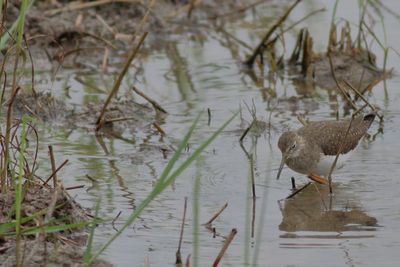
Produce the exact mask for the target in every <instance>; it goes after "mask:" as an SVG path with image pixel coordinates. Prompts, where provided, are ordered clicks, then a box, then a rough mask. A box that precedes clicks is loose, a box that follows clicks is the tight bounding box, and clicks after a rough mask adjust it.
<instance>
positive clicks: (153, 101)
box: [132, 86, 168, 114]
mask: <svg viewBox="0 0 400 267" xmlns="http://www.w3.org/2000/svg"><path fill="white" fill-rule="evenodd" d="M132 90H133V91H134V92H135V93H136V94H138V95H140V96H141V97H143V98H144V99H146V101H147V102H149V103H150V104H151V105H152V106H153V108H154V109H155V110H158V111H161V112H162V113H165V114H168V112H167V111H166V110H165V109H163V108H162V107H161V106H160V104H158V103H157V102H156V101H155V100H153V99H151V98H150V97H149V96H147V95H146V94H145V93H143V92H142V91H140V90H139V89H137V88H136V86H132Z"/></svg>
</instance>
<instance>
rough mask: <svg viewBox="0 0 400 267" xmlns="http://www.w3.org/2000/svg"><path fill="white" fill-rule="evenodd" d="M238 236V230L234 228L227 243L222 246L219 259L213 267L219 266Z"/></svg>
mask: <svg viewBox="0 0 400 267" xmlns="http://www.w3.org/2000/svg"><path fill="white" fill-rule="evenodd" d="M236 234H237V230H236V229H235V228H233V229H232V231H231V233H230V234H229V236H228V237H227V238H226V240H225V243H224V245H223V246H222V248H221V251H220V252H219V254H218V256H217V258H216V259H215V261H214V263H213V265H212V266H213V267H217V266H218V264H219V262H220V261H221V259H222V257H223V256H224V254H225V252H226V250H227V249H228V247H229V245H230V244H231V242H232V240H233V238H234V237H235V235H236Z"/></svg>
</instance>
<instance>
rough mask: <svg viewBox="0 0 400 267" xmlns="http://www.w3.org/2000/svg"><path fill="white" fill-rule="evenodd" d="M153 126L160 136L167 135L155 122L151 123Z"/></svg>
mask: <svg viewBox="0 0 400 267" xmlns="http://www.w3.org/2000/svg"><path fill="white" fill-rule="evenodd" d="M153 126H154V128H156V130H157V132H159V133H160V134H161V136H166V135H167V134H166V133H165V131H164V130H163V128H161V126H160V125H159V124H158V123H157V122H153Z"/></svg>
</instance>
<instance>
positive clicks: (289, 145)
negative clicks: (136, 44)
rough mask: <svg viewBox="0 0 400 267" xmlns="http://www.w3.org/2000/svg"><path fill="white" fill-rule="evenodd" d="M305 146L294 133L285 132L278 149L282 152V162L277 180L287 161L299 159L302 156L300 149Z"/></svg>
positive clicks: (280, 138)
mask: <svg viewBox="0 0 400 267" xmlns="http://www.w3.org/2000/svg"><path fill="white" fill-rule="evenodd" d="M303 145H304V141H303V139H302V138H301V136H299V135H298V134H296V133H295V132H293V131H288V132H284V133H283V134H282V135H281V137H279V141H278V147H279V149H280V150H281V152H282V160H281V164H280V166H279V170H278V175H277V177H276V179H279V176H280V175H281V172H282V169H283V166H284V165H285V162H286V160H287V159H290V158H295V157H298V156H299V154H300V149H301V147H302V146H303Z"/></svg>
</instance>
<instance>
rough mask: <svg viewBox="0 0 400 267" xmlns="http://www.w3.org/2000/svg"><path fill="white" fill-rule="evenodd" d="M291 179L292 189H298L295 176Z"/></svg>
mask: <svg viewBox="0 0 400 267" xmlns="http://www.w3.org/2000/svg"><path fill="white" fill-rule="evenodd" d="M290 181H291V182H292V190H296V180H295V179H294V177H291V178H290Z"/></svg>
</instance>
